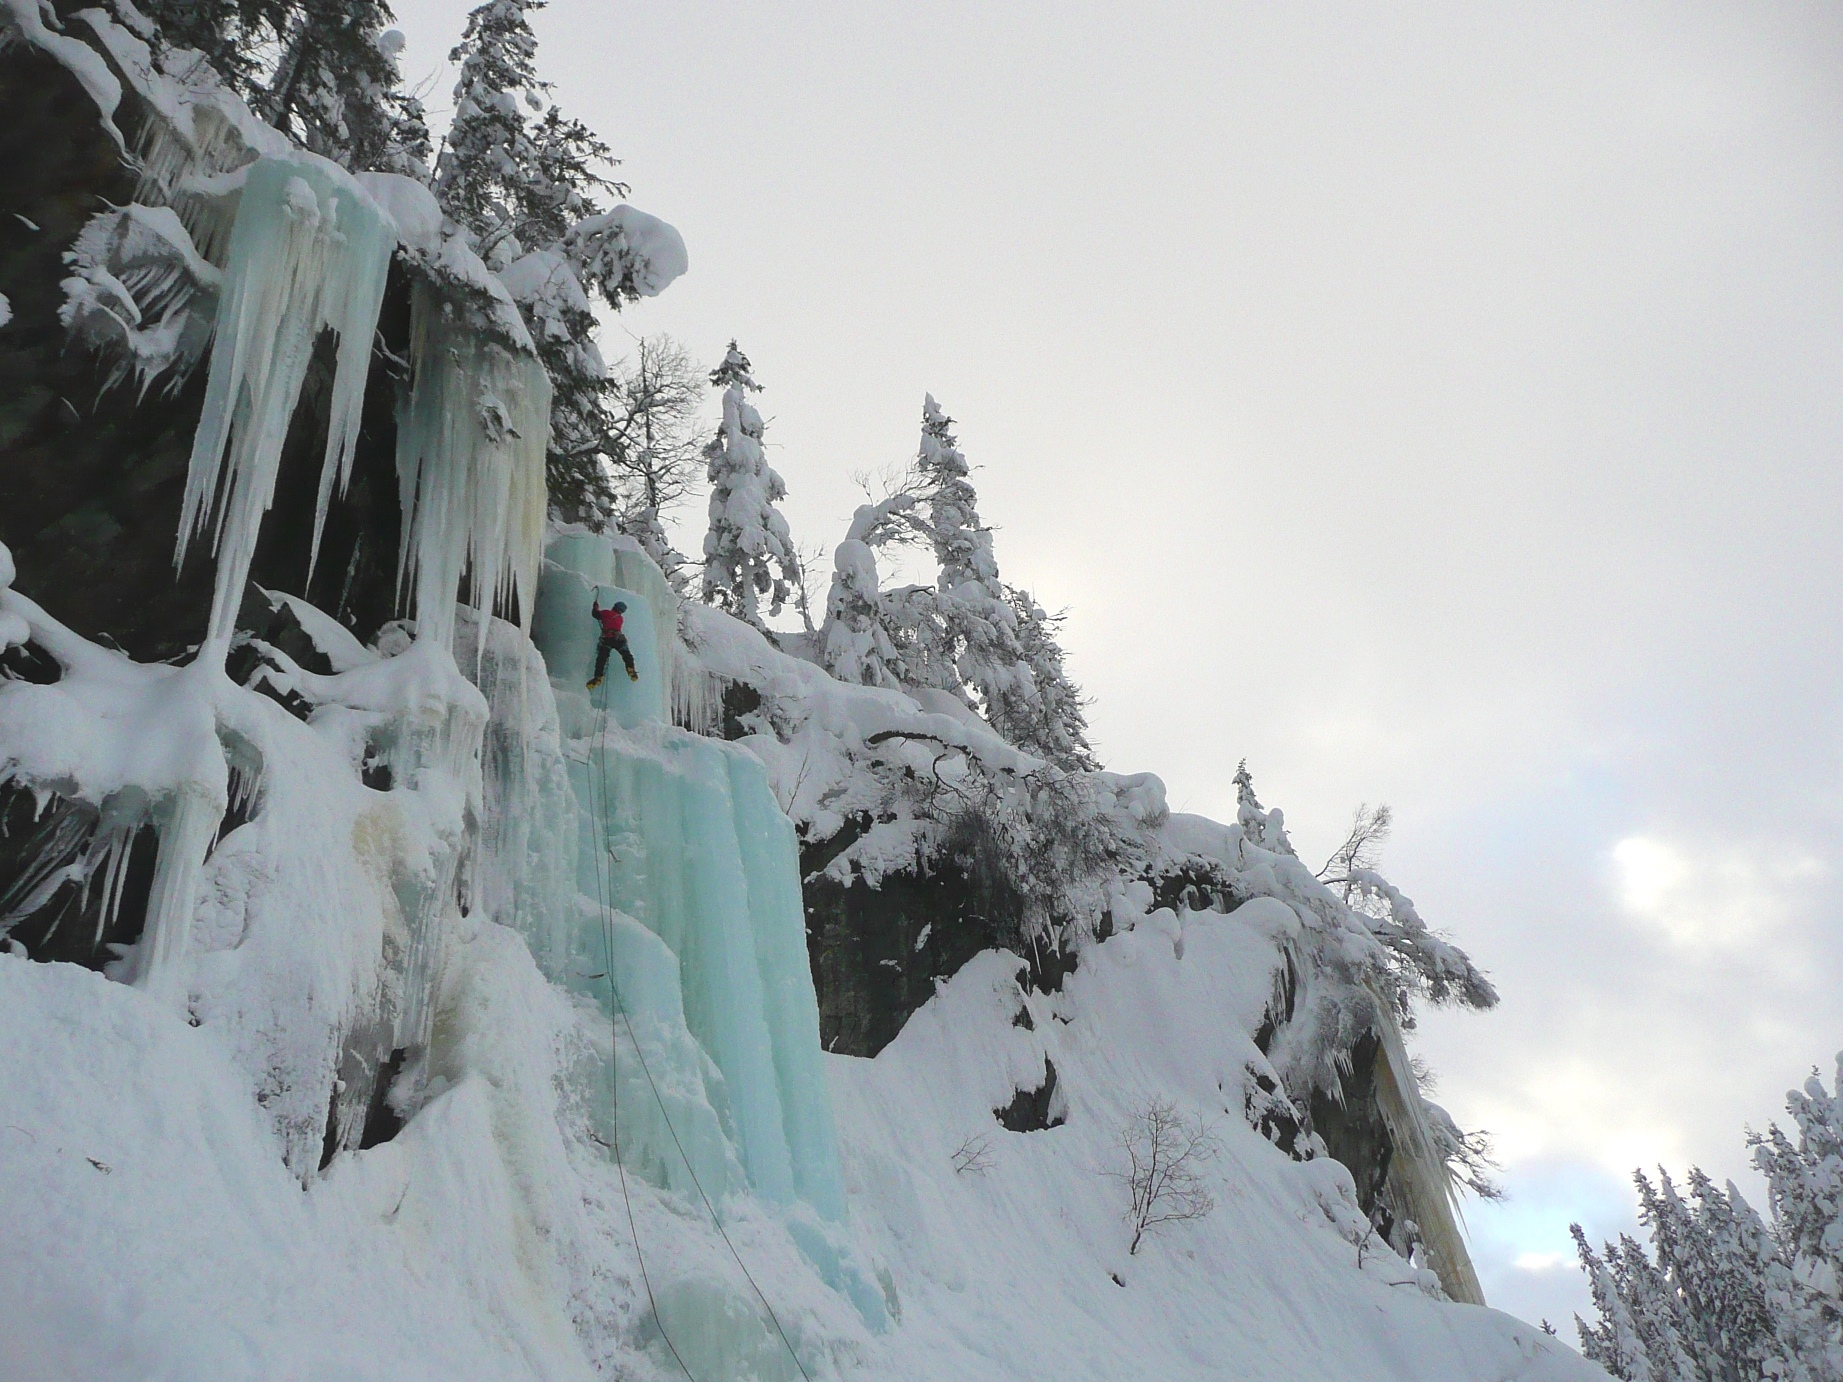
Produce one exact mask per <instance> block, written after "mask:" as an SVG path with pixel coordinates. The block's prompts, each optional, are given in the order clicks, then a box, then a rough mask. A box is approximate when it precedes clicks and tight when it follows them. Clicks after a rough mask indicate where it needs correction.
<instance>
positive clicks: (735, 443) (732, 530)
mask: <svg viewBox="0 0 1843 1382" xmlns="http://www.w3.org/2000/svg"><path fill="white" fill-rule="evenodd" d="M710 382H711V383H712V384H713V385H715V386H716V387H718V388H721V389H722V390H723V423H722V425H721V427H719V428H718V431H717V435H716V437H715V438H713V439H712V441H711V443H710V444H709V445H708V446H706V447H705V448H704V459H705V462H706V465H707V474H708V476H709V479H710V528H709V531H708V532H706V533H705V535H704V599H705V600H706V601H707V602H709V603H711V604H714V605H716V606H718V607H719V608H721V609H724V610H727V611H728V612H729V613H731V614H733V615H735V616H736V617H737V618H739V619H742V620H744V621H745V622H747V623H749V624H752V625H754V626H755V627H756V628H758V629H762V630H764V631H765V630H766V628H767V625H766V623H765V622H764V620H763V616H762V612H761V601H762V597H763V596H767V597H768V614H769V615H770V616H773V615H776V614H779V613H780V612H781V610H782V608H783V607H784V606H785V605H786V603H787V600H788V597H789V596H790V595H791V594H792V593H793V591H794V589H795V588H796V587H797V586H798V584H799V581H800V559H799V555H798V554H797V553H796V552H795V551H794V545H793V539H792V537H791V536H790V535H789V533H788V529H787V520H786V519H785V518H783V517H782V516H781V514H780V512H779V510H777V509H776V508H775V507H774V506H775V505H776V504H777V503H779V502H780V501H781V500H782V499H784V498H786V497H787V486H786V484H785V483H784V482H783V481H782V480H781V477H780V475H779V473H777V472H776V471H775V469H774V468H773V467H772V466H770V465H769V464H768V459H767V456H766V454H765V453H764V452H763V450H762V430H763V424H762V416H761V414H760V413H758V412H757V411H756V410H755V407H754V405H753V404H751V403H750V402H749V400H748V395H749V394H750V393H753V392H755V391H757V390H759V389H760V388H761V385H759V384H757V383H756V382H755V380H754V378H753V377H752V376H751V375H750V373H749V359H748V357H747V356H746V355H744V354H743V353H742V352H741V351H740V350H738V349H737V348H736V343H735V342H734V341H731V342H730V348H729V352H728V354H726V355H725V356H724V358H723V363H722V364H720V365H718V366H717V368H716V369H714V370H712V371H711V373H710Z"/></svg>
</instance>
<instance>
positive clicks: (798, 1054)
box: [521, 534, 886, 1327]
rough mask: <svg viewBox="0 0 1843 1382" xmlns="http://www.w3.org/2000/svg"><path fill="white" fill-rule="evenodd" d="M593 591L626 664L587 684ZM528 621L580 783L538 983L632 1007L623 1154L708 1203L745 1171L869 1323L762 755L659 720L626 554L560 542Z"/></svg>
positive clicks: (653, 618)
mask: <svg viewBox="0 0 1843 1382" xmlns="http://www.w3.org/2000/svg"><path fill="white" fill-rule="evenodd" d="M595 598H599V599H600V601H601V603H602V604H603V605H604V606H605V605H607V604H609V603H610V602H611V601H613V600H616V599H619V600H624V601H625V602H626V604H627V626H626V627H627V633H628V638H629V642H630V644H631V645H632V647H633V650H634V656H635V661H636V663H637V668H638V672H639V680H638V681H637V682H629V681H628V679H627V678H626V677H625V676H624V675H622V674H621V669H620V666H619V663H618V661H615V662H614V663H613V665H612V667H611V671H610V674H609V676H608V677H607V679H606V680H605V681H604V682H603V684H602V686H601V687H599V688H597V689H596V691H595V692H593V693H590V692H589V691H588V690H587V689H586V687H585V685H584V683H585V682H586V681H587V680H588V677H589V675H590V672H591V669H592V664H593V660H594V650H595V643H596V635H597V630H596V626H595V624H594V623H593V621H592V620H591V618H590V614H589V610H590V605H591V602H592V600H593V599H595ZM533 637H534V640H535V641H536V643H537V646H538V648H539V649H540V650H541V651H542V653H543V655H544V659H545V662H546V664H547V665H548V668H549V671H550V674H551V678H552V682H553V685H554V687H555V691H556V699H557V706H558V713H559V720H560V727H561V736H562V740H563V742H564V744H565V745H566V749H565V755H566V760H567V763H568V772H569V777H570V783H571V786H572V788H573V790H574V793H575V797H576V804H577V808H578V815H577V821H578V829H577V832H576V838H575V839H574V841H572V844H573V846H574V849H575V852H576V856H577V860H578V866H577V877H576V885H577V889H578V890H579V894H580V898H581V900H582V901H581V903H579V904H578V905H565V904H563V903H561V902H560V903H558V904H557V905H553V906H551V907H548V908H546V910H545V914H544V915H542V916H539V917H526V918H523V919H522V920H521V924H522V925H523V926H524V927H525V929H526V931H527V934H528V935H530V937H531V944H532V950H533V952H534V953H535V954H536V955H538V956H539V962H540V965H542V966H544V967H545V968H546V971H547V973H548V974H549V977H550V978H552V979H553V981H555V982H558V983H561V984H563V985H565V986H566V987H569V988H571V989H573V990H575V991H577V992H580V993H583V994H586V995H588V996H590V997H592V998H593V999H594V1000H595V1001H596V1002H597V1003H599V1004H601V1005H602V1006H603V1007H604V1010H605V1011H607V1012H608V1014H609V1017H610V1020H611V1022H612V1023H613V1024H614V1025H615V1026H616V1029H617V1032H620V1031H621V1011H620V1010H625V1013H626V1014H627V1016H628V1018H630V1019H631V1020H632V1021H633V1023H634V1027H635V1031H634V1038H635V1044H636V1045H637V1047H638V1054H639V1055H641V1056H644V1057H645V1058H646V1060H647V1061H648V1063H649V1066H648V1068H649V1070H650V1071H651V1075H652V1079H651V1084H652V1085H653V1086H655V1087H656V1090H657V1093H655V1090H654V1089H649V1088H648V1086H647V1084H646V1083H642V1084H641V1086H640V1089H639V1091H638V1092H637V1094H636V1093H635V1092H633V1091H632V1090H631V1089H630V1084H631V1078H623V1079H622V1080H621V1082H620V1087H619V1095H620V1097H621V1099H622V1105H621V1119H622V1128H621V1146H622V1152H623V1156H624V1158H631V1161H630V1164H632V1165H635V1166H638V1167H640V1168H642V1169H644V1170H648V1171H649V1172H650V1173H652V1174H653V1176H654V1178H655V1179H656V1180H658V1181H659V1182H660V1183H663V1184H667V1185H668V1186H671V1187H673V1188H679V1187H680V1183H681V1182H684V1181H686V1180H688V1179H689V1177H688V1176H687V1175H686V1173H685V1167H686V1163H687V1162H688V1163H690V1165H691V1166H692V1167H693V1168H694V1169H695V1170H696V1174H697V1179H698V1181H699V1183H701V1184H702V1185H703V1188H704V1189H705V1191H706V1192H708V1193H710V1194H711V1195H712V1196H713V1198H715V1197H716V1196H718V1195H720V1194H721V1193H722V1192H723V1190H725V1189H730V1188H735V1189H742V1188H746V1189H749V1190H752V1191H753V1192H754V1193H755V1194H757V1195H759V1196H760V1197H762V1198H763V1199H765V1200H767V1201H769V1202H770V1203H773V1204H777V1205H780V1206H783V1207H785V1208H786V1209H788V1210H789V1211H790V1220H789V1222H790V1227H791V1228H792V1229H793V1230H794V1233H795V1237H796V1240H797V1241H799V1242H800V1244H801V1247H802V1249H803V1250H804V1251H805V1252H806V1254H807V1256H808V1257H809V1259H811V1260H812V1261H813V1262H814V1265H815V1266H816V1267H818V1268H819V1270H820V1271H821V1273H822V1275H824V1276H826V1277H827V1279H828V1280H830V1281H831V1282H832V1283H833V1285H834V1286H835V1287H837V1288H838V1289H840V1290H842V1291H844V1292H845V1293H846V1294H847V1295H848V1296H849V1297H850V1298H851V1299H852V1300H853V1302H854V1303H855V1304H856V1305H857V1306H858V1308H859V1310H860V1311H861V1312H863V1313H864V1315H865V1317H866V1318H867V1319H868V1320H869V1321H870V1322H871V1323H872V1324H873V1325H875V1326H877V1327H881V1326H882V1324H883V1323H884V1322H885V1319H886V1315H885V1310H884V1303H883V1299H882V1295H881V1293H880V1292H879V1291H878V1290H877V1289H876V1288H875V1287H874V1286H873V1285H871V1284H870V1282H869V1280H868V1278H867V1276H866V1275H865V1274H864V1273H863V1271H862V1270H861V1269H860V1268H858V1266H857V1265H856V1261H855V1254H854V1253H852V1252H851V1251H850V1250H849V1248H848V1246H847V1243H846V1240H845V1239H844V1238H843V1236H842V1234H841V1231H840V1230H841V1229H842V1226H843V1223H844V1220H845V1214H846V1209H845V1197H844V1190H843V1184H842V1179H841V1175H840V1170H839V1161H838V1149H837V1142H836V1135H835V1132H834V1125H833V1119H832V1109H831V1101H830V1094H829V1092H828V1089H827V1085H826V1078H825V1070H824V1066H823V1056H822V1054H821V1051H820V1046H819V1011H818V1004H817V1002H816V1000H815V997H814V992H813V983H812V974H811V970H810V968H809V965H808V961H807V954H806V923H805V911H804V907H803V904H802V900H801V890H800V876H799V864H798V848H797V844H796V840H795V837H794V830H793V826H792V824H791V822H789V821H788V819H787V817H786V815H785V814H784V813H783V812H782V810H781V808H780V805H779V803H778V802H777V801H776V800H775V797H774V794H773V792H772V790H771V789H770V787H769V785H768V778H767V774H766V772H765V770H764V769H763V767H762V764H761V763H760V761H759V760H758V759H756V758H755V757H754V755H752V754H750V753H749V752H748V751H746V750H745V749H742V748H740V747H739V746H736V745H731V744H726V743H723V742H720V741H717V740H713V739H708V738H704V737H702V736H699V735H695V734H692V733H689V732H688V731H685V730H682V729H678V728H676V727H674V726H673V725H672V724H670V723H669V716H668V707H669V704H670V698H669V695H670V678H671V677H672V675H673V658H674V657H675V656H677V651H676V647H677V640H676V601H675V599H674V597H673V596H672V594H671V591H670V588H669V587H668V586H667V585H666V583H665V581H664V578H663V577H662V576H660V575H659V572H658V568H657V567H655V566H653V564H652V563H651V562H650V561H648V560H647V559H646V558H645V557H644V556H643V555H641V554H639V553H638V552H632V551H627V550H624V549H617V548H616V547H615V545H614V544H613V543H612V542H611V541H610V540H609V539H607V538H602V537H598V536H594V535H589V534H571V535H565V536H562V537H559V538H557V539H556V540H554V541H553V542H552V543H551V545H550V547H549V549H548V550H547V553H546V558H545V563H544V570H543V575H542V577H541V578H540V581H539V586H538V598H537V603H536V609H535V617H534V620H533ZM584 904H586V905H584ZM617 996H618V1003H619V1009H617V1008H616V1007H615V1003H616V1001H617ZM623 1035H624V1033H623ZM655 1061H657V1062H659V1068H658V1069H652V1063H653V1062H655ZM623 1073H624V1072H623ZM662 1115H663V1116H662ZM667 1118H669V1119H670V1124H671V1126H670V1127H668V1126H667V1125H666V1119H667ZM674 1133H676V1143H675V1141H674V1137H673V1134H674ZM680 1146H682V1148H683V1151H682V1154H681V1151H680V1149H679V1148H680ZM707 1176H709V1177H712V1178H714V1182H713V1181H712V1180H707V1179H706V1177H707Z"/></svg>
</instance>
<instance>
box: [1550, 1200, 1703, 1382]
mask: <svg viewBox="0 0 1843 1382" xmlns="http://www.w3.org/2000/svg"><path fill="white" fill-rule="evenodd" d="M1570 1232H1572V1233H1573V1235H1574V1246H1575V1249H1576V1250H1577V1251H1578V1252H1579V1253H1580V1255H1581V1270H1583V1271H1584V1272H1586V1273H1587V1286H1588V1289H1589V1290H1590V1291H1591V1292H1592V1293H1593V1304H1594V1309H1595V1310H1596V1311H1597V1312H1598V1313H1599V1316H1600V1322H1599V1323H1598V1324H1588V1323H1587V1321H1585V1320H1583V1319H1582V1318H1581V1317H1580V1316H1579V1315H1576V1316H1575V1317H1574V1327H1575V1329H1576V1330H1577V1331H1579V1333H1580V1336H1581V1352H1582V1353H1583V1354H1585V1355H1586V1356H1587V1357H1588V1358H1589V1359H1591V1360H1592V1361H1594V1362H1596V1363H1598V1364H1599V1365H1600V1366H1601V1367H1603V1368H1605V1369H1606V1370H1607V1371H1608V1372H1610V1373H1611V1374H1612V1375H1613V1376H1614V1377H1618V1378H1622V1379H1624V1382H1679V1379H1676V1378H1668V1377H1663V1376H1659V1375H1658V1374H1656V1373H1654V1372H1653V1371H1652V1370H1651V1359H1650V1354H1649V1351H1648V1350H1647V1349H1646V1348H1645V1344H1644V1341H1643V1340H1642V1339H1641V1338H1640V1337H1639V1332H1638V1324H1637V1322H1636V1321H1635V1320H1634V1319H1633V1318H1632V1312H1631V1311H1630V1310H1629V1309H1628V1308H1627V1306H1626V1300H1625V1294H1624V1293H1623V1292H1622V1291H1621V1290H1620V1286H1619V1282H1618V1281H1617V1280H1615V1278H1614V1276H1613V1271H1612V1268H1611V1267H1610V1266H1609V1265H1608V1264H1607V1263H1606V1261H1605V1260H1604V1259H1602V1258H1601V1257H1600V1255H1599V1254H1598V1253H1596V1252H1594V1250H1593V1249H1592V1248H1590V1247H1588V1246H1587V1235H1586V1234H1584V1233H1583V1232H1581V1226H1580V1225H1579V1224H1573V1225H1571V1226H1570Z"/></svg>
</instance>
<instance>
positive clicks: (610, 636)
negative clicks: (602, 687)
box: [595, 633, 640, 681]
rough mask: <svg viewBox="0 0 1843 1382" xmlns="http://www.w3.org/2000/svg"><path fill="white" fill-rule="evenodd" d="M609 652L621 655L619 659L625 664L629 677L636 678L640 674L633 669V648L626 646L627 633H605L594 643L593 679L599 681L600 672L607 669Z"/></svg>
mask: <svg viewBox="0 0 1843 1382" xmlns="http://www.w3.org/2000/svg"><path fill="white" fill-rule="evenodd" d="M611 652H616V653H619V654H620V655H621V661H622V662H625V663H626V664H627V675H628V676H629V677H630V678H638V676H639V675H640V674H639V673H638V672H636V671H634V655H633V649H631V648H629V647H628V646H627V635H626V634H624V633H605V634H603V635H602V636H601V641H600V642H598V643H597V644H596V645H595V679H596V680H597V681H600V680H601V679H602V674H603V673H605V672H606V671H607V670H608V654H609V653H611Z"/></svg>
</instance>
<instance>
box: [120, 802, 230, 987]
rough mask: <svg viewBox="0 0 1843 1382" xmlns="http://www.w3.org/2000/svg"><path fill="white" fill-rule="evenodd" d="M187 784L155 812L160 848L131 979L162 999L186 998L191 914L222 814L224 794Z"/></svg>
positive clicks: (195, 904)
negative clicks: (185, 987)
mask: <svg viewBox="0 0 1843 1382" xmlns="http://www.w3.org/2000/svg"><path fill="white" fill-rule="evenodd" d="M220 792H221V788H220V789H219V791H212V790H210V789H209V788H208V787H206V786H205V785H203V784H192V783H188V784H186V785H185V786H182V787H181V788H180V789H179V790H178V791H177V792H175V793H174V794H173V796H172V797H171V798H170V799H169V800H168V801H167V802H166V803H165V804H164V805H163V806H162V807H160V808H158V809H157V811H156V819H157V821H158V823H159V828H160V853H159V856H158V858H157V860H156V862H155V864H154V881H153V889H152V891H151V892H150V893H149V895H148V898H147V926H146V929H145V930H144V931H143V932H142V934H141V942H140V945H139V946H138V947H137V948H136V951H135V958H134V964H133V969H132V974H133V980H132V981H133V982H134V983H135V984H136V985H137V986H138V987H140V988H144V989H146V990H148V992H150V993H152V994H154V995H155V996H156V997H158V998H163V999H166V1000H168V1001H171V1002H175V1003H183V1002H184V1001H185V997H186V994H185V990H184V984H185V981H186V969H185V961H186V956H187V954H188V952H189V951H190V950H191V947H192V914H193V912H194V910H195V909H196V908H197V906H198V891H199V880H200V878H201V876H202V874H203V871H204V867H205V855H206V853H207V852H208V851H209V850H210V848H211V840H212V837H213V836H215V835H216V834H217V831H218V824H219V822H220V821H222V820H223V819H224V798H223V796H222V795H221V794H220Z"/></svg>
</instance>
